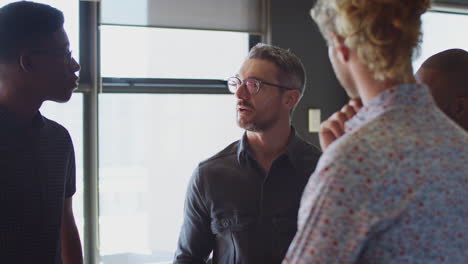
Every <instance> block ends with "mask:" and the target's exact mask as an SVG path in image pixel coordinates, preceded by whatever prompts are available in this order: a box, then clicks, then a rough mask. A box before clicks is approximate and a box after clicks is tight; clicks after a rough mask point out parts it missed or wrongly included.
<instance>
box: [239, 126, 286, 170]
mask: <svg viewBox="0 0 468 264" xmlns="http://www.w3.org/2000/svg"><path fill="white" fill-rule="evenodd" d="M290 135H291V127H290V125H289V123H288V124H286V125H282V126H277V127H273V128H271V129H269V130H268V131H262V132H251V131H247V140H248V142H249V146H250V148H251V149H252V152H253V154H254V156H255V158H256V159H257V161H258V162H259V163H260V165H261V166H262V167H263V169H264V170H265V172H267V173H268V171H269V170H270V167H271V164H272V163H273V161H274V160H275V159H277V158H278V157H279V156H280V155H281V154H282V153H284V152H285V151H286V149H287V146H288V141H289V137H290Z"/></svg>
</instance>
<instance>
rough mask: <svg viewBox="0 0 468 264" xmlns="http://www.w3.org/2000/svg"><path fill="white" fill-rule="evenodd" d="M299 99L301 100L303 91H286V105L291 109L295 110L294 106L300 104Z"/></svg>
mask: <svg viewBox="0 0 468 264" xmlns="http://www.w3.org/2000/svg"><path fill="white" fill-rule="evenodd" d="M299 98H301V91H299V90H297V89H292V90H289V91H286V96H285V104H286V106H287V107H288V108H289V109H293V108H294V106H296V104H297V103H298V102H299Z"/></svg>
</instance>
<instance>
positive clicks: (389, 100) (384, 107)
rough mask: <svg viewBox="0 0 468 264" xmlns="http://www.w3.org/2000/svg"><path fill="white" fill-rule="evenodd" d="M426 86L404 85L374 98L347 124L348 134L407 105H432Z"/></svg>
mask: <svg viewBox="0 0 468 264" xmlns="http://www.w3.org/2000/svg"><path fill="white" fill-rule="evenodd" d="M432 103H433V99H432V96H431V94H430V93H429V90H428V88H427V86H426V85H423V84H402V85H399V86H395V87H392V88H390V89H387V90H385V91H383V92H381V93H380V94H379V95H377V96H376V97H375V98H372V100H370V101H369V102H368V103H367V104H366V105H365V106H364V107H363V108H361V110H359V112H357V114H356V115H355V116H354V117H353V118H351V119H350V120H349V121H348V122H346V123H345V129H346V132H350V131H353V130H357V129H359V128H360V127H361V126H363V125H364V124H366V123H368V122H370V121H371V120H373V119H375V118H376V117H378V116H380V115H381V114H383V113H384V112H386V111H388V110H391V109H394V108H396V107H400V106H405V105H423V104H432Z"/></svg>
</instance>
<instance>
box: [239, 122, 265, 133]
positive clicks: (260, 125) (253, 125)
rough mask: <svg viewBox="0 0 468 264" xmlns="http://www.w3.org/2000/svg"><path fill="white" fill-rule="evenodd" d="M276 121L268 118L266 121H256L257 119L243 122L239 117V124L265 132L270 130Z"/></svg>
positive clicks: (242, 126)
mask: <svg viewBox="0 0 468 264" xmlns="http://www.w3.org/2000/svg"><path fill="white" fill-rule="evenodd" d="M273 123H274V121H272V120H267V121H264V122H260V123H259V122H256V121H250V122H248V123H244V124H241V122H240V121H239V119H237V125H238V126H239V127H240V128H242V129H245V130H247V131H250V132H264V131H267V130H269V129H270V128H271V127H272V126H273Z"/></svg>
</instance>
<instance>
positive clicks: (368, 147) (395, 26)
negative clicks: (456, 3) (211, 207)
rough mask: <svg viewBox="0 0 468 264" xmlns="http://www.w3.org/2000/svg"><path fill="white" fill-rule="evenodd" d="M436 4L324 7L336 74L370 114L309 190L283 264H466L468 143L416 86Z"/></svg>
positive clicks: (351, 125)
mask: <svg viewBox="0 0 468 264" xmlns="http://www.w3.org/2000/svg"><path fill="white" fill-rule="evenodd" d="M429 5H430V1H429V0H412V1H407V0H393V1H388V0H373V1H367V0H362V1H350V0H318V1H317V4H316V6H315V7H314V9H313V11H312V16H313V18H314V20H315V21H316V22H317V24H318V25H319V28H320V29H321V31H322V34H323V35H324V37H325V39H326V40H327V42H328V51H329V57H330V61H331V63H332V66H333V69H334V71H335V73H336V75H337V77H338V79H339V81H340V82H341V84H342V85H343V87H344V88H345V89H346V91H347V92H348V94H349V95H350V97H352V98H360V99H361V100H362V103H363V107H362V108H361V109H360V110H359V111H358V112H357V114H356V115H355V116H354V117H352V118H351V120H349V121H348V122H346V124H345V127H344V134H343V135H342V136H341V137H339V138H338V139H336V140H335V141H334V142H332V143H331V144H330V145H329V146H328V148H327V150H326V151H325V152H324V153H323V155H322V157H321V158H320V161H319V164H318V165H317V168H316V170H315V172H314V174H313V175H312V176H311V177H310V179H309V182H308V184H307V186H306V188H305V190H304V193H303V196H302V200H301V206H300V210H299V217H298V232H297V234H296V236H295V238H294V240H293V243H292V244H291V246H290V248H289V251H288V253H287V255H286V258H285V259H284V261H283V263H284V264H286V263H327V264H330V263H379V264H394V263H395V264H396V263H412V264H414V263H465V262H466V260H467V259H468V255H467V250H466V245H467V237H468V231H467V228H466V227H467V226H468V220H467V218H466V215H467V213H468V209H467V208H468V203H467V200H466V199H465V198H464V197H465V196H466V193H467V191H468V189H467V187H466V186H467V183H468V182H467V176H468V175H467V171H468V134H467V133H466V132H465V131H464V130H463V129H462V128H460V127H459V126H457V125H456V124H455V123H454V122H452V121H451V120H450V119H449V118H448V117H447V116H446V115H444V114H443V113H442V112H441V111H440V110H439V109H438V108H437V107H436V104H435V102H434V100H433V99H432V96H431V95H430V93H429V89H428V88H427V87H426V86H425V85H422V84H418V83H417V82H416V80H415V78H414V77H413V71H412V64H411V57H412V54H413V50H414V49H415V48H416V47H417V45H418V43H419V40H420V35H421V33H420V27H421V18H420V16H421V15H422V14H423V13H424V12H425V11H426V10H427V9H428V8H429Z"/></svg>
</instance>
